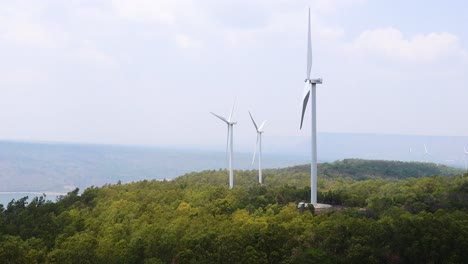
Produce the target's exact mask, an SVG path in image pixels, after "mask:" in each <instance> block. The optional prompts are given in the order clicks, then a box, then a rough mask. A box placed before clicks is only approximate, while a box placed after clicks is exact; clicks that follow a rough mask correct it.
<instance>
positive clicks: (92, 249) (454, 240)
mask: <svg viewBox="0 0 468 264" xmlns="http://www.w3.org/2000/svg"><path fill="white" fill-rule="evenodd" d="M308 171H309V167H308V166H297V167H290V168H284V169H269V170H265V171H264V176H265V184H264V185H262V186H260V185H258V184H256V183H255V182H256V180H257V171H254V170H252V171H236V172H235V188H234V189H232V190H229V189H228V187H227V178H228V177H227V173H226V171H224V170H218V171H203V172H197V173H190V174H186V175H183V176H181V177H178V178H176V179H174V180H172V181H147V180H145V181H140V182H135V183H129V184H121V183H117V184H112V185H105V186H103V187H99V188H97V187H90V188H88V189H86V190H84V192H83V193H82V194H81V195H80V194H79V190H78V189H77V190H74V191H73V192H70V193H68V195H66V196H63V197H61V198H60V199H59V200H58V201H57V202H55V203H53V202H48V201H46V199H45V197H39V198H35V199H33V200H31V201H29V200H28V199H27V198H23V199H20V200H17V201H12V202H10V203H9V204H8V205H6V206H0V260H1V263H464V262H466V260H467V259H468V251H467V250H466V249H467V248H468V180H467V177H468V174H465V175H463V174H461V173H460V171H457V170H454V169H450V168H447V167H440V166H436V165H433V164H427V163H404V162H385V161H365V160H344V161H338V162H334V163H324V164H321V165H320V167H319V177H320V180H319V193H318V195H319V202H321V203H329V204H333V205H335V207H334V208H333V209H332V210H328V211H322V212H314V209H313V208H310V209H309V210H303V211H299V210H297V209H296V206H295V205H296V202H298V201H301V200H304V199H309V196H310V188H309V187H308V186H309V177H310V174H309V172H308ZM456 173H458V174H456Z"/></svg>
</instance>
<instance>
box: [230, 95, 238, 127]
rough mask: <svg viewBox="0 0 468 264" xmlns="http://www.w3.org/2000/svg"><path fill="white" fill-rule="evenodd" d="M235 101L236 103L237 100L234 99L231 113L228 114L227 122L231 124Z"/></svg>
mask: <svg viewBox="0 0 468 264" xmlns="http://www.w3.org/2000/svg"><path fill="white" fill-rule="evenodd" d="M236 101H237V98H235V99H234V104H232V109H231V113H230V114H229V119H228V121H229V122H231V120H232V113H233V112H234V107H235V106H236Z"/></svg>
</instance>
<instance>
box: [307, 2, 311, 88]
mask: <svg viewBox="0 0 468 264" xmlns="http://www.w3.org/2000/svg"><path fill="white" fill-rule="evenodd" d="M310 35H311V34H310V8H309V23H308V32H307V80H310V72H311V70H312V43H311V39H310V38H311V36H310Z"/></svg>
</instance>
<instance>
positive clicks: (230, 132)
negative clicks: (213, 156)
mask: <svg viewBox="0 0 468 264" xmlns="http://www.w3.org/2000/svg"><path fill="white" fill-rule="evenodd" d="M235 105H236V102H235V101H234V104H233V105H232V109H231V113H230V114H229V118H227V119H226V118H224V117H222V116H219V115H217V114H215V113H213V112H210V113H211V114H213V115H214V116H216V117H217V118H219V119H221V120H222V121H223V122H225V123H226V124H227V129H228V130H227V132H228V134H227V141H226V155H228V157H229V164H228V166H229V188H230V189H232V187H234V172H233V170H232V154H233V133H234V125H235V124H237V122H233V121H232V114H233V112H234V106H235Z"/></svg>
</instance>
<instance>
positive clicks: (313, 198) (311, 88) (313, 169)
mask: <svg viewBox="0 0 468 264" xmlns="http://www.w3.org/2000/svg"><path fill="white" fill-rule="evenodd" d="M307 33H308V34H307V71H306V79H305V83H306V84H305V88H304V95H303V98H302V115H301V126H300V129H302V124H303V123H304V115H305V110H306V108H307V103H308V102H309V98H310V100H311V114H312V130H311V141H312V146H311V150H312V161H311V164H310V174H311V175H310V189H311V190H310V203H311V204H312V205H313V206H314V207H322V208H324V207H329V205H322V204H318V203H317V118H316V110H317V105H316V98H315V97H316V96H315V94H316V87H315V86H316V84H321V83H322V79H311V78H310V72H311V70H312V42H311V36H310V35H311V34H310V8H309V20H308V32H307Z"/></svg>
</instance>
